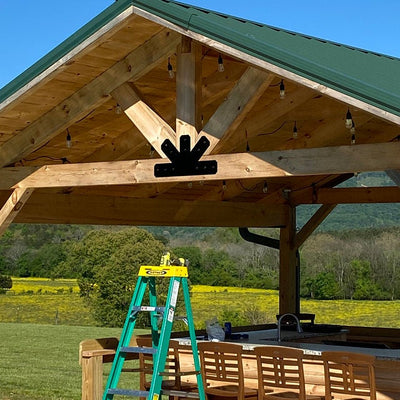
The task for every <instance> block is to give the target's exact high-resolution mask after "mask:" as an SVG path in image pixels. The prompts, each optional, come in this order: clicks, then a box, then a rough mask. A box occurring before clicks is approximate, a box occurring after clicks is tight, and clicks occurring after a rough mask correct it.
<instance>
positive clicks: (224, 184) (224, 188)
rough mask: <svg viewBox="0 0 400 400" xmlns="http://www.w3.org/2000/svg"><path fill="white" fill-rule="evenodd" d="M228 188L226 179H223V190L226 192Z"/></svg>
mask: <svg viewBox="0 0 400 400" xmlns="http://www.w3.org/2000/svg"><path fill="white" fill-rule="evenodd" d="M226 189H227V186H226V181H222V190H223V191H224V192H225V190H226Z"/></svg>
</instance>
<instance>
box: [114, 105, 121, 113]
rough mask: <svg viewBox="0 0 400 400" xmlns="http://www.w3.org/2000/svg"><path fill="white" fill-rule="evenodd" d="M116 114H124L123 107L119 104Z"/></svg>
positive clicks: (116, 107)
mask: <svg viewBox="0 0 400 400" xmlns="http://www.w3.org/2000/svg"><path fill="white" fill-rule="evenodd" d="M115 114H117V115H120V114H122V107H121V106H120V105H119V104H117V105H116V106H115Z"/></svg>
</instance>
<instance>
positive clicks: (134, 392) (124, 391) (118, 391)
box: [107, 389, 149, 397]
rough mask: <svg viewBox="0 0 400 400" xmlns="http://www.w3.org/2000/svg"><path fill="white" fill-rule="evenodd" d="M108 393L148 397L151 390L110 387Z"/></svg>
mask: <svg viewBox="0 0 400 400" xmlns="http://www.w3.org/2000/svg"><path fill="white" fill-rule="evenodd" d="M107 394H119V395H121V396H133V397H147V396H148V395H149V392H148V391H146V390H129V389H108V390H107Z"/></svg>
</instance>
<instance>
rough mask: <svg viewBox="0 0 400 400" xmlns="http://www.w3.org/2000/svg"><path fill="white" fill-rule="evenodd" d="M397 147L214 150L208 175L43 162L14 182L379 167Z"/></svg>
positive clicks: (131, 165) (138, 165)
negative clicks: (159, 173) (212, 171)
mask: <svg viewBox="0 0 400 400" xmlns="http://www.w3.org/2000/svg"><path fill="white" fill-rule="evenodd" d="M399 151H400V143H381V144H364V145H356V146H338V147H327V148H319V149H298V150H284V151H271V152H263V153H238V154H219V155H211V156H206V157H203V159H204V160H216V161H217V163H218V172H217V173H216V174H214V175H196V176H172V177H166V178H156V177H155V176H154V165H155V164H156V163H166V162H169V160H164V159H161V160H160V159H159V160H132V161H131V160H130V161H114V162H104V163H86V164H63V165H47V166H44V167H41V168H40V169H39V170H37V171H36V172H34V173H33V174H31V175H30V176H28V177H27V178H26V179H24V180H22V181H21V182H20V183H19V184H18V185H16V187H66V186H93V185H132V184H139V183H168V182H170V183H174V182H187V181H212V180H214V181H215V180H228V179H251V178H271V177H284V176H305V175H332V174H345V173H349V172H351V171H382V170H385V169H397V168H400V158H399V157H397V154H399ZM0 177H1V175H0Z"/></svg>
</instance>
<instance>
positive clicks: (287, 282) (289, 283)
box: [279, 207, 299, 314]
mask: <svg viewBox="0 0 400 400" xmlns="http://www.w3.org/2000/svg"><path fill="white" fill-rule="evenodd" d="M295 238H296V208H295V207H288V214H287V222H286V226H285V227H283V228H281V233H280V249H279V253H280V267H279V314H286V313H296V312H298V311H299V310H297V290H296V286H297V285H296V250H297V249H296V247H295Z"/></svg>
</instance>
